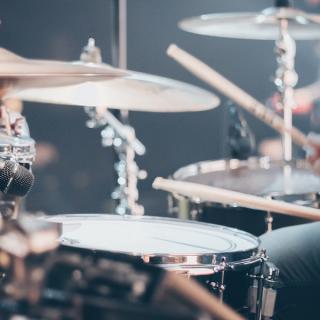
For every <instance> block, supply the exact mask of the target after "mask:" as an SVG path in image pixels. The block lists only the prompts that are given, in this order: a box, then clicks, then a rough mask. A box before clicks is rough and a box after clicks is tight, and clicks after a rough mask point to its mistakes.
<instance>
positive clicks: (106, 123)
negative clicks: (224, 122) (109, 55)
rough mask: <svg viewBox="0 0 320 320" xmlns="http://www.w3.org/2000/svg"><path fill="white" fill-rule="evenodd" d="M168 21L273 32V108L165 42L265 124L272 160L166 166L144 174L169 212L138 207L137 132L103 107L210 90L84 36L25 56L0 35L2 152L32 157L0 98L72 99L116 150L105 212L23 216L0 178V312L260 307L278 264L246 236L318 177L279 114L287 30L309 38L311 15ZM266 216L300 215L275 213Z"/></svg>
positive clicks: (314, 210)
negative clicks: (71, 57)
mask: <svg viewBox="0 0 320 320" xmlns="http://www.w3.org/2000/svg"><path fill="white" fill-rule="evenodd" d="M179 26H180V28H182V29H183V30H186V31H189V32H193V33H197V34H204V35H209V36H220V37H230V38H240V39H259V40H275V41H276V42H275V43H276V55H277V57H276V58H277V62H278V69H277V70H276V73H275V74H276V76H275V80H274V83H275V85H276V87H277V89H278V91H279V93H280V97H281V99H280V102H279V105H280V107H281V110H282V112H283V117H281V116H280V115H278V114H277V113H276V112H274V111H272V110H270V109H268V108H267V107H266V106H264V105H263V104H262V103H260V102H259V101H257V100H256V99H255V98H253V97H252V96H250V95H249V94H248V93H246V92H245V91H244V90H242V89H241V88H240V87H238V86H237V85H236V84H234V83H232V82H231V81H230V80H228V79H226V78H225V77H223V76H222V75H220V74H219V73H217V72H216V71H215V70H214V69H212V68H211V67H209V66H208V65H206V64H205V63H203V62H202V61H200V60H198V59H197V58H195V57H193V56H191V55H190V54H189V53H187V52H186V51H184V50H182V49H180V48H178V47H177V46H175V45H171V46H170V47H169V49H168V55H169V56H170V57H172V58H173V59H175V60H176V61H178V62H179V63H180V64H181V65H183V66H184V67H185V68H187V69H188V70H189V71H190V72H192V73H193V74H195V75H196V76H197V77H199V78H200V79H202V80H203V81H205V82H206V83H208V84H209V85H210V86H212V87H213V88H214V89H215V90H217V91H220V92H221V93H222V94H224V95H226V96H227V97H229V98H230V99H231V100H233V101H234V102H235V103H237V104H238V105H239V106H240V107H243V108H245V109H246V110H248V111H249V112H251V113H253V114H254V115H255V116H256V117H257V118H259V119H261V120H262V121H264V122H265V123H267V124H268V125H270V126H271V127H272V128H274V129H275V130H276V131H278V132H279V133H280V134H281V135H282V136H283V160H282V161H273V160H270V159H267V158H248V159H247V160H240V159H222V160H218V161H203V162H199V163H195V164H190V165H188V166H186V167H183V168H180V169H178V170H177V171H176V172H174V173H173V174H172V176H171V177H170V179H162V178H157V179H156V180H155V181H154V184H153V186H154V188H156V189H161V190H164V191H168V192H169V201H168V207H169V212H170V214H171V215H172V217H171V218H163V217H151V216H147V215H145V216H143V214H144V209H143V206H142V205H141V204H139V202H138V200H139V192H138V186H137V184H138V180H139V179H143V178H145V177H146V172H145V171H144V170H140V169H139V168H138V166H137V164H136V162H135V156H136V155H140V156H142V155H143V154H144V153H145V151H146V150H145V146H144V145H143V143H142V142H141V141H140V140H138V138H137V137H136V135H135V130H134V128H133V127H132V126H130V125H129V123H127V122H125V123H124V122H123V121H121V119H118V118H117V117H116V116H115V114H114V113H112V112H111V111H109V109H117V110H129V111H143V112H195V111H205V110H209V109H212V108H215V107H218V106H219V103H220V100H219V98H218V97H217V96H216V95H215V94H213V93H211V92H209V91H206V90H203V89H201V88H198V87H196V86H193V85H190V84H186V83H183V82H180V81H176V80H172V79H167V78H164V77H159V76H156V75H149V74H144V73H140V72H135V71H130V70H124V69H120V68H115V67H112V66H110V65H108V64H105V63H102V59H101V53H100V49H99V48H97V47H96V45H95V42H94V40H93V39H89V42H88V44H87V46H85V47H84V49H83V52H82V54H81V61H75V62H62V61H49V60H32V59H26V58H23V57H20V56H18V55H16V54H14V53H12V52H10V51H8V50H5V49H0V70H1V71H0V84H1V86H0V87H1V90H0V93H1V100H2V103H3V106H2V107H1V110H0V111H1V112H0V158H1V159H3V160H7V161H14V162H16V163H17V164H19V165H20V166H22V167H24V168H25V169H27V170H29V171H30V172H31V171H32V164H33V161H34V158H35V141H34V140H33V139H32V138H31V137H30V133H29V129H28V125H27V121H26V119H25V118H24V117H23V116H21V114H20V113H17V112H16V111H13V110H11V109H10V107H8V104H7V102H8V101H10V100H11V99H18V100H22V101H34V102H40V103H52V104H63V105H66V106H67V105H75V106H82V107H85V112H86V113H87V114H88V116H89V120H88V123H87V126H88V127H89V128H97V127H99V128H101V129H102V130H101V138H102V145H103V146H113V147H114V150H115V151H116V153H117V155H118V159H119V161H118V162H117V163H116V164H115V169H116V172H117V184H118V185H117V188H116V189H115V191H114V192H113V194H112V198H113V199H115V200H117V202H118V205H117V207H116V211H115V214H68V215H56V216H45V217H30V216H29V215H27V214H26V213H24V212H23V203H22V199H21V197H19V196H18V195H17V194H15V192H14V191H13V192H12V193H11V194H9V193H6V192H4V194H3V195H2V199H1V202H0V203H1V205H0V212H1V220H0V221H1V223H0V272H1V275H2V279H1V282H0V297H1V299H0V314H2V315H3V318H4V319H20V318H19V317H20V316H21V317H23V318H22V319H48V320H51V319H52V320H60V319H61V320H62V319H92V318H93V317H94V318H95V319H128V318H130V319H141V318H142V317H145V318H152V319H180V318H181V319H207V318H208V319H228V320H232V319H244V318H243V317H245V318H248V319H256V320H261V319H271V318H273V315H274V309H275V304H276V294H277V280H278V277H279V270H278V268H277V267H276V266H275V265H274V264H272V261H270V260H269V259H268V255H267V254H268V253H267V252H266V251H265V250H264V249H263V248H260V242H259V239H258V238H257V236H258V235H260V234H262V233H263V232H265V231H271V230H272V229H273V228H278V227H280V226H283V225H287V224H289V223H297V222H299V223H301V222H306V221H307V220H310V219H311V220H320V211H319V210H318V208H319V191H320V178H319V177H318V176H317V175H315V173H314V172H313V170H312V168H311V167H310V165H309V163H308V162H306V161H304V160H298V159H292V142H294V143H296V144H297V145H299V146H301V147H303V148H305V149H306V148H311V146H310V145H309V141H308V139H307V137H306V136H305V135H304V133H302V132H301V131H300V130H298V129H297V128H295V127H293V125H292V109H293V108H294V107H295V104H294V99H293V94H294V86H295V85H296V83H297V80H298V76H297V74H296V72H295V70H294V58H295V40H309V39H320V17H319V16H315V15H311V14H307V13H305V12H302V11H299V10H296V9H294V8H292V7H290V3H289V1H276V3H275V6H274V7H272V8H268V9H266V10H263V11H262V12H259V13H228V14H210V15H203V16H200V17H193V18H188V19H184V20H183V21H181V22H180V23H179ZM1 170H3V169H2V168H0V172H1ZM14 179H15V176H14V175H13V176H12V179H11V180H14ZM11 180H10V183H11ZM275 213H276V214H279V215H276V216H275V217H276V219H275V221H274V214H275ZM278 216H280V217H285V218H288V217H290V219H291V217H295V218H296V219H303V220H300V221H298V220H290V221H288V220H283V221H279V220H277V217H278ZM177 218H179V219H177ZM192 220H193V221H192ZM195 220H200V221H195ZM242 230H246V231H242ZM247 231H249V232H250V233H248V232H247ZM280 272H281V270H280ZM223 302H224V303H226V304H228V305H230V306H231V307H232V308H233V309H235V310H236V311H237V312H238V313H236V312H234V311H232V310H231V309H230V308H229V307H227V306H225V305H224V304H223ZM16 317H18V318H16Z"/></svg>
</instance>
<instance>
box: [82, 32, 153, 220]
mask: <svg viewBox="0 0 320 320" xmlns="http://www.w3.org/2000/svg"><path fill="white" fill-rule="evenodd" d="M80 59H81V60H82V61H84V62H95V63H101V62H102V57H101V51H100V49H99V48H98V47H96V45H95V40H94V39H93V38H90V39H89V41H88V44H87V46H86V47H84V48H83V51H82V54H81V57H80ZM85 110H86V112H87V114H88V115H89V117H90V120H88V121H87V126H88V127H89V128H98V127H105V128H104V129H103V130H102V131H101V137H102V146H104V147H109V146H113V147H114V149H115V151H116V153H117V156H118V159H119V161H118V162H117V163H116V164H115V170H116V172H117V175H118V177H117V183H118V186H117V187H116V189H115V190H114V191H113V193H112V194H111V197H112V198H113V199H115V200H117V201H118V205H117V207H116V213H118V214H121V215H124V214H133V215H143V213H144V208H143V206H141V205H139V204H138V203H137V201H138V199H139V192H138V188H137V184H138V180H139V179H145V178H146V176H147V173H146V171H144V170H140V169H139V167H138V165H137V163H136V162H135V160H134V159H135V155H136V154H137V155H140V156H142V155H144V154H145V152H146V149H145V146H144V145H143V144H142V142H140V141H139V140H138V139H137V138H136V135H135V130H134V128H133V127H132V126H130V125H129V124H128V123H126V124H123V123H121V122H120V121H119V120H118V119H117V118H116V117H115V116H114V115H113V114H112V113H111V112H109V111H108V110H107V108H105V107H98V108H86V109H85Z"/></svg>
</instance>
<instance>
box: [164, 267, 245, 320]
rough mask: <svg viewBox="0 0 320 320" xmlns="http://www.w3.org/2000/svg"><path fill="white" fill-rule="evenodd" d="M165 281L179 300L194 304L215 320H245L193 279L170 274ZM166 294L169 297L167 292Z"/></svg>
mask: <svg viewBox="0 0 320 320" xmlns="http://www.w3.org/2000/svg"><path fill="white" fill-rule="evenodd" d="M165 281H166V287H167V288H169V289H171V291H172V292H173V293H174V292H177V294H178V295H179V299H181V298H185V299H186V301H187V302H189V304H190V303H192V304H194V305H196V306H198V307H199V308H200V310H201V311H205V312H206V313H208V314H209V315H210V316H212V317H213V319H219V320H245V319H244V318H243V317H242V316H240V315H239V314H238V313H236V312H235V311H233V310H232V309H231V308H230V307H228V306H227V305H225V304H223V303H221V301H220V300H218V298H216V297H215V296H214V295H213V294H210V292H208V291H207V290H205V289H204V288H202V287H201V286H200V285H199V284H198V283H196V282H195V281H194V280H192V279H189V280H187V279H185V278H182V277H181V276H179V275H176V274H171V273H169V274H168V275H167V276H166V278H165ZM164 293H165V294H166V295H168V292H167V291H165V292H164ZM180 296H181V297H180ZM169 297H170V295H169Z"/></svg>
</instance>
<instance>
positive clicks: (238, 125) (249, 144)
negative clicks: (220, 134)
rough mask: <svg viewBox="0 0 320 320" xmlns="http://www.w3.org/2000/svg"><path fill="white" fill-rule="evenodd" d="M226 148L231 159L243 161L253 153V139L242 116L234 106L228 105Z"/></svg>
mask: <svg viewBox="0 0 320 320" xmlns="http://www.w3.org/2000/svg"><path fill="white" fill-rule="evenodd" d="M228 109H229V116H230V123H229V130H228V146H229V148H230V153H231V158H235V159H240V160H245V159H247V158H248V157H250V156H251V155H252V154H253V153H254V151H255V144H256V143H255V137H254V135H253V133H252V131H251V130H250V128H249V126H248V123H247V121H246V120H245V118H244V116H243V115H242V114H241V113H240V112H239V110H238V109H237V108H236V107H235V106H234V105H232V104H231V105H229V106H228Z"/></svg>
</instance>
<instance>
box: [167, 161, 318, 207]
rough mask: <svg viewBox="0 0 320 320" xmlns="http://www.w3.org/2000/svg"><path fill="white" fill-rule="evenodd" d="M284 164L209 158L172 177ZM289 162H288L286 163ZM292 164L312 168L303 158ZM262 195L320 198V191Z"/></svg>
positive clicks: (279, 162) (188, 176)
mask: <svg viewBox="0 0 320 320" xmlns="http://www.w3.org/2000/svg"><path fill="white" fill-rule="evenodd" d="M283 164H284V161H282V160H270V158H268V157H262V158H256V157H251V158H249V159H248V160H238V159H230V160H223V159H222V160H207V161H200V162H196V163H192V164H189V165H187V166H184V167H182V168H180V169H178V170H177V171H175V172H174V173H173V174H172V178H173V179H174V180H177V181H179V180H184V179H187V178H190V177H193V176H196V175H198V174H206V173H210V172H223V171H227V170H230V171H231V170H235V169H242V168H243V169H246V168H247V169H250V168H261V169H265V170H267V169H268V168H270V167H271V166H275V165H278V166H281V165H283ZM286 164H288V163H286ZM290 165H291V166H293V167H294V168H296V169H310V170H311V167H310V164H309V163H308V162H307V161H305V160H303V159H295V160H292V161H291V162H290ZM171 196H172V197H173V198H174V199H176V200H177V201H183V200H187V201H189V202H190V203H193V204H197V205H211V204H213V203H214V202H208V201H201V199H199V198H191V197H185V196H182V195H179V194H177V193H172V194H171ZM260 196H268V197H273V196H274V197H277V198H278V200H281V197H285V196H303V197H307V196H309V197H313V198H318V196H319V191H314V192H306V193H288V194H283V193H281V192H274V193H272V194H266V195H263V194H262V195H260ZM225 206H226V207H238V205H237V204H236V203H233V204H228V205H225Z"/></svg>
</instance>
